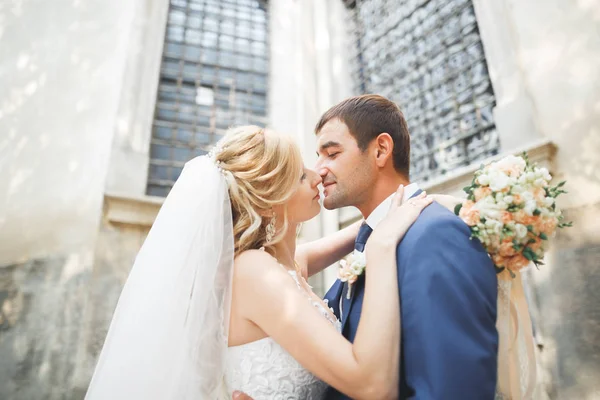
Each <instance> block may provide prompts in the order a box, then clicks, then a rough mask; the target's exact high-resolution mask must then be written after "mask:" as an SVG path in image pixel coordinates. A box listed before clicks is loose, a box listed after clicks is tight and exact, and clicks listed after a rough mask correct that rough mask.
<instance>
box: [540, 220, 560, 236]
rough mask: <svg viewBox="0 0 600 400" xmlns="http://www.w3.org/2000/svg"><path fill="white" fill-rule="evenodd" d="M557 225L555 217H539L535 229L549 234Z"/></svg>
mask: <svg viewBox="0 0 600 400" xmlns="http://www.w3.org/2000/svg"><path fill="white" fill-rule="evenodd" d="M557 226H558V222H557V221H556V218H553V217H549V218H540V219H539V221H538V223H537V226H536V230H537V231H538V232H542V233H544V234H546V235H548V236H549V235H551V234H552V233H554V231H555V230H556V227H557Z"/></svg>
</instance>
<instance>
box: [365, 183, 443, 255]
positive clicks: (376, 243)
mask: <svg viewBox="0 0 600 400" xmlns="http://www.w3.org/2000/svg"><path fill="white" fill-rule="evenodd" d="M403 198H404V186H403V185H400V187H398V190H397V191H396V194H395V195H394V197H393V198H392V204H391V206H390V210H389V211H388V214H387V216H386V217H385V218H384V219H383V221H381V223H380V224H379V225H377V228H375V230H374V231H373V233H372V234H371V236H370V237H369V240H368V241H367V246H366V247H367V248H371V249H373V248H376V250H375V251H381V250H383V249H386V248H390V247H393V248H395V247H396V246H397V245H398V242H400V240H402V238H403V237H404V234H405V233H406V231H408V229H409V228H410V227H411V225H412V224H413V223H414V222H415V221H416V220H417V218H418V217H419V215H420V214H421V211H423V209H424V208H425V207H427V206H428V205H430V204H431V203H432V202H433V198H432V197H431V196H427V194H426V193H425V192H422V193H421V194H419V195H418V196H415V197H413V198H412V199H409V200H407V201H406V202H404V203H403V201H402V199H403ZM366 251H367V252H369V250H368V249H367V250H366ZM371 251H372V250H371Z"/></svg>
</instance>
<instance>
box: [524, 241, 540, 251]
mask: <svg viewBox="0 0 600 400" xmlns="http://www.w3.org/2000/svg"><path fill="white" fill-rule="evenodd" d="M532 239H533V240H535V242H534V243H529V244H528V245H527V247H529V248H530V249H531V250H533V251H535V252H537V251H538V250H539V249H540V248H541V247H542V239H540V238H539V237H533V238H532Z"/></svg>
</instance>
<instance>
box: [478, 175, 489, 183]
mask: <svg viewBox="0 0 600 400" xmlns="http://www.w3.org/2000/svg"><path fill="white" fill-rule="evenodd" d="M477 183H479V184H480V185H481V186H487V185H489V184H490V178H489V177H488V176H487V175H486V174H481V175H479V177H478V178H477Z"/></svg>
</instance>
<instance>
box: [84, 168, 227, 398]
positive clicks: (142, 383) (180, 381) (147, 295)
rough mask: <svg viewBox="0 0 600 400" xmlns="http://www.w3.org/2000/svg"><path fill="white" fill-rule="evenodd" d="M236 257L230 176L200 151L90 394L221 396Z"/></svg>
mask: <svg viewBox="0 0 600 400" xmlns="http://www.w3.org/2000/svg"><path fill="white" fill-rule="evenodd" d="M233 257H234V244H233V226H232V217H231V205H230V201H229V195H228V191H227V184H226V182H225V178H224V177H223V175H222V174H221V173H220V171H219V169H218V168H217V167H216V166H215V165H214V164H213V162H212V160H211V159H210V158H209V157H205V156H203V157H197V158H195V159H193V160H191V161H189V162H188V163H187V164H186V165H185V168H184V169H183V172H182V173H181V176H180V177H179V179H178V180H177V182H176V183H175V185H174V187H173V189H172V190H171V192H170V193H169V195H168V197H167V198H166V199H165V202H164V204H163V206H162V208H161V209H160V212H159V213H158V216H157V218H156V221H155V222H154V225H153V226H152V229H151V230H150V233H149V234H148V237H147V238H146V241H145V242H144V244H143V246H142V248H141V250H140V252H139V254H138V255H137V258H136V260H135V263H134V265H133V268H132V270H131V273H130V275H129V278H128V279H127V282H126V284H125V287H124V288H123V292H122V293H121V297H120V299H119V302H118V304H117V308H116V310H115V314H114V316H113V320H112V322H111V325H110V328H109V331H108V335H107V337H106V341H105V343H104V347H103V349H102V352H101V354H100V358H99V361H98V364H97V366H96V370H95V372H94V376H93V378H92V381H91V383H90V386H89V389H88V392H87V395H86V399H87V400H99V399H102V400H132V399H136V400H137V399H140V400H141V399H144V400H175V399H177V400H200V399H220V398H222V396H223V395H224V383H223V373H224V371H223V368H224V365H223V360H224V358H225V356H224V352H225V351H226V350H227V336H228V331H229V327H228V324H229V312H230V303H231V278H232V270H233Z"/></svg>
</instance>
